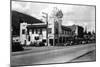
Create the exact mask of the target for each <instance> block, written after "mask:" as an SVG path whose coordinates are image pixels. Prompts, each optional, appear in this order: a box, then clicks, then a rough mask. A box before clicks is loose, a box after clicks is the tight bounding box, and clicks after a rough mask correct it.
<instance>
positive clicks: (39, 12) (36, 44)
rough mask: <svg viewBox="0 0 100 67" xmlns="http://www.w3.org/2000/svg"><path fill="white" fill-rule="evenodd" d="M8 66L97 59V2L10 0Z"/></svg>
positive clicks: (93, 60)
mask: <svg viewBox="0 0 100 67" xmlns="http://www.w3.org/2000/svg"><path fill="white" fill-rule="evenodd" d="M10 8H11V10H10V12H11V15H10V16H11V23H10V26H11V28H10V29H11V30H10V32H11V51H10V54H11V59H10V60H11V66H34V65H46V64H62V63H64V64H67V63H80V62H95V61H96V6H95V5H84V4H68V3H53V2H37V1H11V7H10Z"/></svg>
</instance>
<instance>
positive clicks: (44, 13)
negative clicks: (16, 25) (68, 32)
mask: <svg viewBox="0 0 100 67" xmlns="http://www.w3.org/2000/svg"><path fill="white" fill-rule="evenodd" d="M42 14H45V15H46V16H43V17H44V18H46V25H47V29H46V31H47V32H46V38H47V41H46V42H47V46H49V44H48V14H47V13H45V12H42Z"/></svg>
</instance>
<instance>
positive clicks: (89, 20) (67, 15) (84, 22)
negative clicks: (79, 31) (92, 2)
mask: <svg viewBox="0 0 100 67" xmlns="http://www.w3.org/2000/svg"><path fill="white" fill-rule="evenodd" d="M11 7H12V10H16V11H18V12H22V13H25V14H28V15H31V16H33V17H35V18H37V19H41V15H42V13H41V12H46V13H48V14H49V15H50V13H51V12H52V9H53V7H57V8H58V9H60V10H62V12H63V18H62V19H63V22H62V24H63V25H66V26H69V25H73V24H76V25H80V26H83V27H84V28H87V31H93V30H94V31H95V7H94V6H79V5H67V4H66V5H65V4H50V3H36V2H21V1H12V6H11Z"/></svg>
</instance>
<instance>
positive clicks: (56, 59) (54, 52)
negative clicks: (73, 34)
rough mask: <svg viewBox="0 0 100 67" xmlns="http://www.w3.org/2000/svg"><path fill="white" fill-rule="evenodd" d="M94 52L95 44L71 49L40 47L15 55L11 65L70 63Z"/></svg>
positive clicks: (71, 47) (70, 47)
mask: <svg viewBox="0 0 100 67" xmlns="http://www.w3.org/2000/svg"><path fill="white" fill-rule="evenodd" d="M92 50H95V44H87V45H78V46H69V47H42V48H41V47H38V48H34V49H32V50H30V51H26V52H19V53H15V54H13V56H12V57H11V64H12V65H32V64H49V63H64V62H70V61H71V60H73V59H74V58H76V57H79V56H81V55H83V54H86V53H87V52H89V51H92ZM21 53H22V54H21Z"/></svg>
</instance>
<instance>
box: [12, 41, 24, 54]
mask: <svg viewBox="0 0 100 67" xmlns="http://www.w3.org/2000/svg"><path fill="white" fill-rule="evenodd" d="M22 50H24V48H23V47H22V45H21V44H20V43H19V42H13V43H12V45H11V51H12V52H16V51H22Z"/></svg>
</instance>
